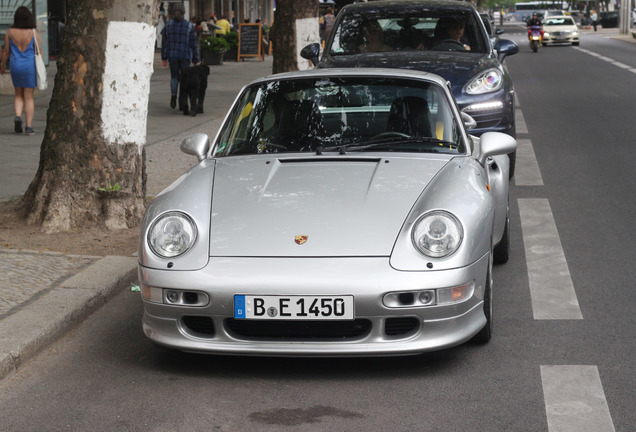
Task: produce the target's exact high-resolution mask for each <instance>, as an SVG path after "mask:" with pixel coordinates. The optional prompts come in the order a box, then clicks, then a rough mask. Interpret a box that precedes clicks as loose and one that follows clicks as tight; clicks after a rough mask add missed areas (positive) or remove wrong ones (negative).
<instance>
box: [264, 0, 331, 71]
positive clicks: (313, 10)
mask: <svg viewBox="0 0 636 432" xmlns="http://www.w3.org/2000/svg"><path fill="white" fill-rule="evenodd" d="M314 19H315V24H312V21H313V20H314ZM307 26H309V28H306V27H307ZM313 27H315V28H313ZM314 33H315V36H313V37H312V36H307V35H308V34H309V35H313V34H314ZM310 39H315V40H313V42H320V35H319V31H318V0H277V1H276V12H275V14H274V22H273V23H272V29H271V30H270V40H271V41H272V45H273V47H274V62H273V66H272V72H273V73H279V72H289V71H295V70H298V69H299V65H298V62H299V61H300V60H299V57H298V53H299V52H300V49H302V48H303V46H304V44H306V43H307V42H311V41H312V40H310ZM300 44H303V45H301V46H299V45H300Z"/></svg>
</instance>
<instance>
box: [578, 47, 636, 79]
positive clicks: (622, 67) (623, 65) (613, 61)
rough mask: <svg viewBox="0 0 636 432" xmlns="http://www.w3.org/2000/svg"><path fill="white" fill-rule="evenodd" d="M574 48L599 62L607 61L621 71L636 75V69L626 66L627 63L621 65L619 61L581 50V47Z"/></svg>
mask: <svg viewBox="0 0 636 432" xmlns="http://www.w3.org/2000/svg"><path fill="white" fill-rule="evenodd" d="M573 48H574V49H575V50H577V51H581V52H582V53H585V54H589V55H591V56H593V57H596V58H598V59H599V60H603V61H606V62H608V63H610V64H613V65H614V66H617V67H619V68H621V69H625V70H629V71H630V72H634V73H636V69H633V68H632V67H631V66H629V65H626V64H625V63H621V62H619V61H616V60H614V59H613V58H610V57H606V56H604V55H601V54H598V53H595V52H594V51H590V50H587V49H585V48H581V47H573Z"/></svg>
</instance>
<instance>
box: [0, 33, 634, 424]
mask: <svg viewBox="0 0 636 432" xmlns="http://www.w3.org/2000/svg"><path fill="white" fill-rule="evenodd" d="M584 36H585V37H584V38H583V39H582V43H581V46H580V49H577V48H574V47H570V46H556V47H545V48H541V49H540V50H539V52H538V53H536V54H534V53H532V52H531V51H530V49H529V48H528V47H527V44H526V43H525V39H524V35H523V34H522V33H519V34H508V37H510V38H511V39H516V40H517V41H518V42H519V44H520V48H521V50H520V53H519V54H517V55H516V56H513V57H510V58H509V59H507V60H506V63H507V65H508V67H509V70H510V73H511V74H512V76H513V79H514V81H515V87H516V91H517V96H518V102H519V106H518V109H519V112H518V118H519V119H521V121H520V122H519V123H518V138H519V140H520V142H522V143H523V150H521V153H522V154H523V158H522V159H523V161H522V164H521V165H519V166H518V168H517V169H518V171H517V172H518V174H517V178H516V179H515V184H514V185H513V186H512V189H511V197H510V198H511V209H512V220H511V229H512V252H511V259H510V261H509V262H508V263H507V264H505V265H503V266H499V267H496V268H495V273H494V279H495V289H496V294H495V299H494V307H495V335H494V337H493V339H492V341H491V342H490V343H489V344H487V345H485V346H475V345H470V344H466V345H463V346H460V347H457V348H454V349H449V350H446V351H442V352H438V353H432V354H425V355H421V356H416V357H402V358H380V359H272V358H235V357H217V356H202V355H194V354H187V353H181V352H174V351H168V350H165V349H163V348H160V347H156V346H154V345H153V344H152V343H150V342H149V341H148V340H147V339H146V338H145V337H144V336H143V334H142V331H141V328H140V320H141V313H142V307H141V302H140V300H139V297H138V294H134V293H130V292H125V293H122V294H120V295H118V296H117V297H116V298H115V299H114V300H113V301H111V302H110V303H108V304H107V305H106V306H104V307H103V308H102V309H100V310H99V311H98V312H96V313H95V314H94V315H93V316H92V317H91V318H89V319H88V320H87V321H85V322H84V323H83V324H82V325H81V326H80V327H78V328H77V329H75V330H74V331H72V332H71V333H70V334H68V335H67V336H66V337H65V338H63V339H62V340H60V341H59V342H58V343H56V344H55V345H53V346H52V347H51V348H50V349H48V350H46V351H45V352H43V353H42V354H41V355H39V356H38V357H37V358H35V359H34V360H32V361H30V362H29V363H28V364H26V365H24V367H22V368H21V369H20V370H19V371H18V372H17V373H15V374H13V375H12V376H10V377H8V378H7V379H5V380H3V382H0V430H4V431H23V430H38V431H62V430H64V431H66V430H72V431H84V430H92V431H115V430H117V431H119V430H126V431H141V430H143V431H175V430H184V431H185V430H206V431H207V430H217V431H230V430H232V431H233V430H240V429H249V430H277V431H279V430H289V431H292V430H293V431H297V430H303V431H323V430H338V431H340V430H342V431H345V430H346V431H381V430H390V431H440V432H441V431H524V432H525V431H528V432H533V431H549V432H557V431H569V430H573V431H574V430H576V431H586V430H587V431H594V432H604V431H613V430H616V431H630V430H633V425H635V424H636V411H635V410H634V409H633V405H634V401H635V394H634V388H636V371H635V370H634V366H633V365H634V362H633V359H634V356H635V355H636V349H635V343H634V340H635V338H634V329H635V325H634V324H635V322H634V316H635V314H634V313H633V311H634V309H635V307H636V295H635V294H634V290H633V281H634V280H636V266H634V265H633V250H634V247H633V245H634V243H635V241H636V238H635V236H636V234H635V233H636V229H635V228H636V225H635V223H634V218H633V215H634V214H635V213H636V204H635V201H634V191H635V190H636V187H635V180H634V171H635V168H634V167H635V166H636V164H635V163H634V160H635V157H636V149H635V148H636V146H635V145H634V135H635V132H636V126H635V122H634V119H635V116H634V111H633V105H634V101H635V100H636V73H634V71H632V70H630V69H634V70H636V45H635V44H627V43H625V42H620V41H614V40H609V39H605V38H604V37H602V36H601V35H596V34H592V35H584ZM594 54H596V55H594ZM598 54H601V55H602V56H605V57H607V58H608V59H610V60H614V62H611V61H609V60H605V59H601V58H599V57H598V56H597V55H598ZM618 63H620V64H623V65H627V66H628V68H624V67H622V66H620V65H618ZM518 163H519V162H518ZM536 221H538V222H539V223H533V222H536ZM543 232H547V233H549V236H548V237H549V238H548V239H547V240H545V241H543V240H541V239H542V237H541V236H540V235H541V234H542V233H543ZM537 236H539V237H537ZM537 238H539V239H540V240H541V241H540V242H539V244H538V245H537V244H536V243H535V242H536V239H537ZM545 245H549V246H550V247H542V246H545ZM544 249H549V250H547V251H546V250H544ZM552 272H554V273H552ZM542 278H543V279H542ZM541 281H544V283H541ZM553 281H556V282H558V283H556V284H554V285H555V290H556V291H558V292H556V294H555V293H551V295H564V296H566V297H567V296H570V297H569V299H570V302H569V303H568V304H569V306H571V308H570V309H568V310H565V311H564V310H563V309H559V308H556V309H554V305H550V304H544V303H542V302H541V301H539V300H540V299H541V297H542V296H543V295H545V292H544V291H542V290H543V289H544V288H545V286H546V285H550V284H551V282H553ZM563 288H566V289H563ZM559 290H561V291H559ZM572 311H574V312H577V311H578V313H579V314H578V316H571V315H568V314H569V313H571V312H572ZM574 315H576V313H575V314H574ZM564 419H565V420H566V421H563V420H564ZM588 419H589V420H588Z"/></svg>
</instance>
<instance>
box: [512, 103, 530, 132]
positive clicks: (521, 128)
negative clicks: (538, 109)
mask: <svg viewBox="0 0 636 432" xmlns="http://www.w3.org/2000/svg"><path fill="white" fill-rule="evenodd" d="M517 106H519V105H517ZM515 129H516V132H517V133H526V134H527V133H528V125H526V119H525V118H523V113H522V112H521V110H520V109H515Z"/></svg>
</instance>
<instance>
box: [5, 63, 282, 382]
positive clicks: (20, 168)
mask: <svg viewBox="0 0 636 432" xmlns="http://www.w3.org/2000/svg"><path fill="white" fill-rule="evenodd" d="M154 68H155V70H154V73H153V75H152V78H151V81H150V100H149V103H148V124H147V132H146V133H147V135H146V169H147V174H148V182H147V195H148V196H154V195H157V194H158V193H159V192H160V191H161V190H163V189H164V188H165V187H167V186H168V185H169V184H171V183H172V182H173V181H174V180H176V179H177V178H178V177H179V175H181V174H182V173H183V172H184V171H185V170H187V169H188V168H189V167H190V166H192V165H194V164H195V163H196V158H194V157H193V156H188V155H185V154H184V153H182V152H181V151H180V150H179V145H180V143H181V140H182V139H183V138H184V137H185V136H187V135H189V134H191V133H194V132H203V133H207V134H208V135H209V136H210V139H212V138H214V136H215V134H216V131H217V130H218V128H219V126H220V124H221V122H222V120H223V118H224V116H225V114H226V112H227V110H228V108H229V106H230V105H231V103H232V102H233V101H234V98H235V97H236V95H237V94H238V92H239V90H240V89H241V88H242V87H243V85H245V84H247V83H248V82H250V81H251V80H253V79H255V78H258V77H261V76H264V75H269V74H270V73H271V70H272V57H271V56H266V58H265V61H263V62H258V61H256V60H247V61H243V62H241V63H236V62H225V63H224V64H223V65H221V66H210V77H209V80H208V90H207V93H206V99H205V104H204V111H205V113H204V114H199V115H197V116H196V117H191V116H184V115H182V114H181V113H180V112H179V111H177V110H172V109H170V106H169V102H170V72H169V70H168V69H163V68H162V67H161V61H160V58H159V57H158V56H155V65H154ZM56 69H57V68H56V64H55V62H51V63H50V64H49V66H48V68H47V71H48V73H49V88H48V89H47V90H45V91H40V90H37V89H36V94H35V98H36V100H35V118H34V121H33V127H34V129H35V130H36V134H35V135H33V136H27V135H18V134H15V133H14V132H13V117H14V112H13V90H12V89H10V90H9V91H7V90H4V91H0V140H1V145H2V158H1V159H0V184H1V185H2V187H1V188H0V201H7V200H11V199H15V198H16V197H19V196H21V195H22V194H23V193H24V192H25V191H26V189H27V187H28V186H29V184H30V182H31V180H33V178H34V177H35V174H36V172H37V168H38V164H39V157H40V145H41V143H42V139H43V136H44V130H45V128H46V111H47V109H48V106H49V102H50V98H51V94H52V89H53V84H54V75H55V73H56ZM5 75H6V74H5ZM130 252H131V256H127V257H119V256H107V257H94V256H78V255H66V254H59V253H50V252H39V251H26V250H13V249H3V248H0V262H1V263H2V267H3V272H1V273H0V293H2V295H1V296H0V379H2V378H3V377H5V376H6V375H8V374H10V373H11V372H12V371H14V370H16V369H17V368H19V367H20V365H21V364H23V363H24V362H25V361H26V360H28V359H29V358H30V357H32V356H34V355H35V354H36V353H37V352H38V351H40V350H41V349H42V348H44V347H45V346H47V345H48V344H50V343H51V342H53V341H54V340H55V339H57V338H59V337H60V336H62V335H64V334H65V333H66V332H67V331H68V330H69V329H71V328H73V327H74V326H75V325H77V324H78V323H80V322H81V321H82V320H84V319H85V318H86V317H87V316H88V315H89V314H90V313H92V312H94V311H95V310H96V309H98V308H99V307H100V306H102V305H103V304H104V303H105V302H106V301H107V300H108V299H109V298H110V297H112V296H113V295H115V294H117V293H119V292H121V291H122V290H124V289H127V288H129V287H130V286H131V283H133V282H134V281H135V280H136V278H137V259H136V258H135V257H133V256H132V254H133V253H134V252H135V251H130ZM140 325H141V323H140Z"/></svg>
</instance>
